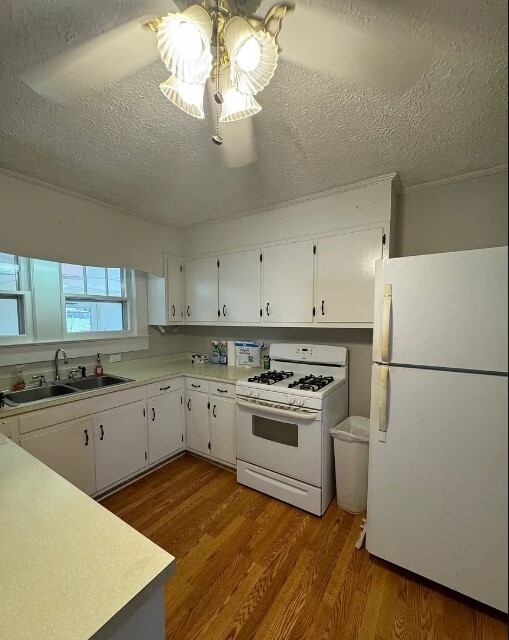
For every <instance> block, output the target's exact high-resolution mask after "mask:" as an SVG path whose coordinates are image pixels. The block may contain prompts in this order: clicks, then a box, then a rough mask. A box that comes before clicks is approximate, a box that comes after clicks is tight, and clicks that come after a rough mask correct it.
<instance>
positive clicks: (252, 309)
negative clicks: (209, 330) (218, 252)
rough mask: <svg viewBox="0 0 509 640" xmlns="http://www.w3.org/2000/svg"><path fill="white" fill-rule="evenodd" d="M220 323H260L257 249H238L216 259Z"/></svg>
mask: <svg viewBox="0 0 509 640" xmlns="http://www.w3.org/2000/svg"><path fill="white" fill-rule="evenodd" d="M219 311H220V314H221V322H225V323H228V322H235V323H237V322H249V323H254V322H260V251H259V249H254V250H251V251H239V252H238V253H228V254H224V255H222V256H221V257H220V258H219Z"/></svg>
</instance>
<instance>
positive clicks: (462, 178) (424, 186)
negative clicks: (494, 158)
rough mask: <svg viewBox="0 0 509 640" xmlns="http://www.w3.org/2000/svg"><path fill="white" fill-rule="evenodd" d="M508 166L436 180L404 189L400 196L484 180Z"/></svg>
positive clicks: (501, 171)
mask: <svg viewBox="0 0 509 640" xmlns="http://www.w3.org/2000/svg"><path fill="white" fill-rule="evenodd" d="M507 169H508V165H506V164H503V165H500V166H498V167H492V168H491V169H481V170H480V171H472V172H471V173H464V174H462V175H459V176H452V177H450V178H442V179H441V180H434V181H433V182H424V183H422V184H416V185H413V186H411V187H403V189H402V190H401V191H400V194H402V195H404V194H405V193H412V191H421V190H423V189H433V187H441V186H442V185H446V184H453V183H454V182H463V181H465V180H473V179H474V178H482V177H483V176H491V175H493V174H496V173H503V172H504V171H507Z"/></svg>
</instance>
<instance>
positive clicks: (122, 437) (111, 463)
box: [94, 402, 147, 491]
mask: <svg viewBox="0 0 509 640" xmlns="http://www.w3.org/2000/svg"><path fill="white" fill-rule="evenodd" d="M94 443H95V476H96V484H97V491H101V490H102V489H104V488H105V487H109V486H110V485H112V484H115V483H116V482H118V481H119V480H122V478H125V477H127V476H129V475H131V474H133V473H136V471H140V470H141V469H143V467H144V466H145V465H146V456H147V420H146V417H145V403H144V402H138V403H136V404H131V405H128V406H127V407H123V408H122V409H115V410H114V411H111V412H108V413H105V414H103V415H99V416H97V417H96V418H94Z"/></svg>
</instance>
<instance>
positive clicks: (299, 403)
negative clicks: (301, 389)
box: [297, 398, 304, 407]
mask: <svg viewBox="0 0 509 640" xmlns="http://www.w3.org/2000/svg"><path fill="white" fill-rule="evenodd" d="M297 406H298V407H303V406H304V398H297Z"/></svg>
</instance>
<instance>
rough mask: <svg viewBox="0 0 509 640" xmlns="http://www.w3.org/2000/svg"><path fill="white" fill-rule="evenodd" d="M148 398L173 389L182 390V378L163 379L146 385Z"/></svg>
mask: <svg viewBox="0 0 509 640" xmlns="http://www.w3.org/2000/svg"><path fill="white" fill-rule="evenodd" d="M145 388H146V391H147V398H154V397H155V396H160V395H163V394H165V393H171V392H172V391H180V390H181V389H182V378H173V379H172V380H162V381H161V382H153V383H152V384H148V385H147V386H146V387H145Z"/></svg>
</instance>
